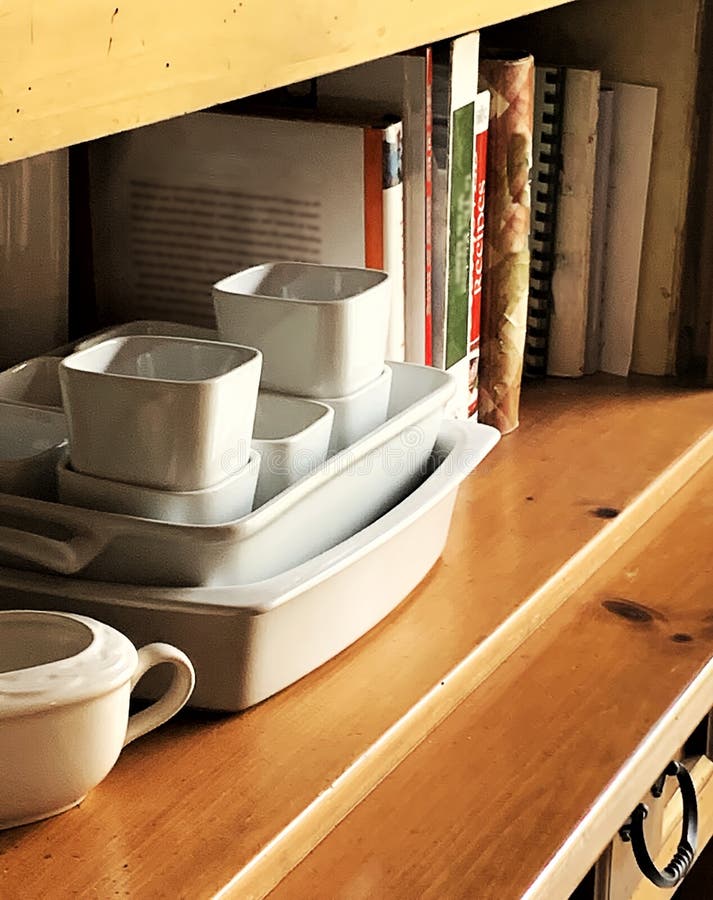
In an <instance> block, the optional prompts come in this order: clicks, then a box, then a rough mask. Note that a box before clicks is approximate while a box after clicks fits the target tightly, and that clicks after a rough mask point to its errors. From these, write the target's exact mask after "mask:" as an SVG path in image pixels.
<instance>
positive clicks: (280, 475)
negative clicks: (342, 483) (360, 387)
mask: <svg viewBox="0 0 713 900" xmlns="http://www.w3.org/2000/svg"><path fill="white" fill-rule="evenodd" d="M333 420H334V411H333V410H332V409H331V408H330V407H329V406H325V405H324V404H323V403H317V402H315V401H314V400H302V399H300V398H299V397H288V396H286V395H285V394H271V393H268V392H266V391H265V392H263V391H261V392H260V394H258V398H257V412H256V414H255V429H254V431H253V447H254V448H255V449H256V450H258V451H259V452H260V456H261V457H262V465H261V466H260V477H259V479H258V483H257V491H256V494H255V506H256V507H258V506H261V505H262V504H263V503H267V501H268V500H271V499H272V498H273V497H274V496H275V494H279V493H280V491H283V490H284V489H285V488H286V487H289V486H290V485H291V484H294V482H295V481H297V480H298V479H300V478H302V476H303V475H307V474H309V473H310V472H313V471H314V470H315V469H316V468H317V467H318V466H319V465H321V463H323V462H324V460H325V459H326V458H327V448H328V447H329V438H330V435H331V433H332V421H333Z"/></svg>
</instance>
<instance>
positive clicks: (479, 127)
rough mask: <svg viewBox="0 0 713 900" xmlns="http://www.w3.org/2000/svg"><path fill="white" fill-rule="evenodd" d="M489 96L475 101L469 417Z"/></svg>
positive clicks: (474, 394)
mask: <svg viewBox="0 0 713 900" xmlns="http://www.w3.org/2000/svg"><path fill="white" fill-rule="evenodd" d="M489 117H490V94H489V93H488V91H481V93H479V94H478V96H477V98H476V101H475V138H474V144H475V150H474V155H475V160H474V169H475V175H474V180H473V236H472V240H471V248H472V251H471V273H470V283H471V291H470V323H469V341H468V415H469V416H476V415H477V412H478V365H479V362H480V310H481V301H482V296H483V250H484V247H485V176H486V163H487V153H488V119H489Z"/></svg>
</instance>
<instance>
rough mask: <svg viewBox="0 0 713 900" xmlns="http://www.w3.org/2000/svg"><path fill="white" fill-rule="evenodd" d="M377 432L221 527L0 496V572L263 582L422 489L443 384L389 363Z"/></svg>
mask: <svg viewBox="0 0 713 900" xmlns="http://www.w3.org/2000/svg"><path fill="white" fill-rule="evenodd" d="M391 368H392V371H393V379H392V388H391V398H390V402H389V417H388V418H387V421H386V422H385V424H384V425H382V426H381V427H380V428H378V429H376V430H375V431H373V432H371V434H368V435H366V436H365V437H364V438H362V439H361V440H360V441H358V442H357V443H356V444H353V445H352V446H350V447H347V448H346V449H344V450H343V451H342V452H341V453H338V454H336V455H335V456H333V457H331V459H328V460H326V462H325V463H324V464H323V465H322V466H320V467H319V468H317V469H315V470H314V471H313V472H312V473H311V474H309V475H306V476H305V477H304V478H301V479H300V480H299V481H297V482H295V484H293V485H291V486H290V487H289V488H287V489H286V490H285V491H283V492H282V493H281V494H278V495H277V496H276V497H273V498H272V500H270V501H268V502H267V503H266V504H265V505H264V506H261V507H260V508H259V509H256V510H254V511H253V512H251V513H250V514H249V515H247V516H244V517H243V518H242V519H237V520H235V521H234V522H230V523H226V524H224V525H205V526H201V525H181V524H175V523H169V522H156V521H154V520H152V519H141V518H132V517H130V516H123V515H119V514H114V513H108V512H101V511H97V510H90V509H82V510H80V509H77V508H75V507H71V506H62V505H60V504H51V503H42V502H41V501H33V500H26V499H24V498H20V497H9V496H3V495H0V564H2V565H11V566H18V565H19V566H23V565H24V566H32V567H39V568H40V569H44V570H45V571H50V572H55V573H58V574H64V575H75V574H79V573H81V575H82V576H83V577H84V578H90V579H95V580H98V581H120V582H124V583H126V584H162V585H173V586H176V587H181V586H182V587H198V586H208V587H215V586H219V585H235V584H246V583H249V582H252V581H259V580H262V579H265V578H270V577H271V576H273V575H277V574H278V573H280V572H284V571H286V570H287V569H290V568H291V567H293V566H296V565H298V564H299V563H302V562H305V561H306V560H308V559H311V558H312V557H313V556H315V555H316V554H318V553H322V552H323V551H324V550H327V549H329V547H333V546H335V545H336V544H338V543H339V542H340V541H343V540H345V539H346V538H348V537H350V536H351V535H353V534H355V533H356V532H357V531H359V530H360V529H361V528H364V527H365V526H366V525H369V524H370V523H371V522H373V521H374V520H375V519H377V518H378V517H379V516H381V515H383V513H385V512H386V511H387V510H389V509H391V507H393V506H394V505H395V504H396V503H398V502H399V501H401V500H403V499H404V497H406V496H407V495H408V494H409V493H410V492H411V491H412V490H413V489H414V488H415V487H416V486H417V485H418V484H419V483H420V481H421V480H422V479H423V473H424V466H425V465H426V463H427V460H428V458H429V456H430V453H431V450H432V449H433V445H434V443H435V440H436V437H437V435H438V430H439V427H440V424H441V421H442V419H443V412H444V409H445V406H446V403H447V402H448V400H449V399H450V397H451V396H452V395H453V391H454V382H453V378H452V376H450V375H449V374H447V373H445V372H442V371H439V370H438V369H433V368H430V367H428V366H417V365H413V364H410V363H393V364H391Z"/></svg>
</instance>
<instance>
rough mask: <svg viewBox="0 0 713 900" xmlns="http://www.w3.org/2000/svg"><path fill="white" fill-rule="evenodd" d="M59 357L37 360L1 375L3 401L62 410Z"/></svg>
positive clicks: (7, 370) (38, 358)
mask: <svg viewBox="0 0 713 900" xmlns="http://www.w3.org/2000/svg"><path fill="white" fill-rule="evenodd" d="M60 362H61V360H60V359H58V358H57V357H56V356H37V357H35V358H34V359H28V360H27V361H26V362H22V363H19V364H18V365H16V366H13V367H12V368H11V369H6V370H5V371H4V372H0V401H1V402H3V403H23V404H26V405H28V406H41V407H43V408H44V409H59V410H61V409H62V394H61V392H60V389H59V364H60Z"/></svg>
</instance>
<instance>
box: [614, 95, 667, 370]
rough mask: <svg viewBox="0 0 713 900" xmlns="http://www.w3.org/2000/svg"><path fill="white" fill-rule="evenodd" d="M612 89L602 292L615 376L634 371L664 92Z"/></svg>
mask: <svg viewBox="0 0 713 900" xmlns="http://www.w3.org/2000/svg"><path fill="white" fill-rule="evenodd" d="M612 87H613V89H614V123H613V129H612V136H613V137H612V150H611V169H610V175H609V215H608V221H607V259H606V269H605V275H604V289H603V293H602V360H601V368H602V371H604V372H610V373H611V374H613V375H628V374H629V368H630V366H631V356H632V349H633V345H634V324H635V321H636V306H637V300H638V294H639V270H640V266H641V251H642V247H643V240H644V222H645V218H646V203H647V195H648V190H649V175H650V172H651V152H652V149H653V138H654V122H655V119H656V100H657V93H658V92H657V89H656V88H653V87H644V86H642V85H637V84H622V83H619V82H617V83H616V84H613V85H612Z"/></svg>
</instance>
